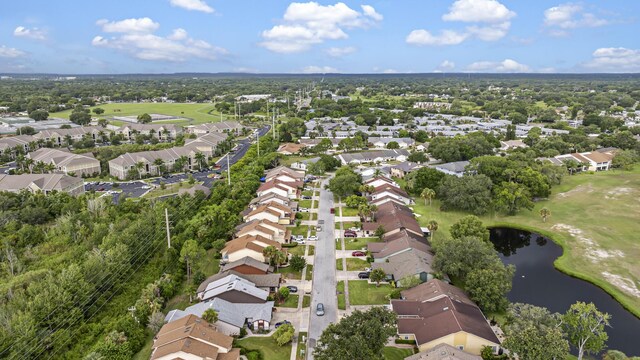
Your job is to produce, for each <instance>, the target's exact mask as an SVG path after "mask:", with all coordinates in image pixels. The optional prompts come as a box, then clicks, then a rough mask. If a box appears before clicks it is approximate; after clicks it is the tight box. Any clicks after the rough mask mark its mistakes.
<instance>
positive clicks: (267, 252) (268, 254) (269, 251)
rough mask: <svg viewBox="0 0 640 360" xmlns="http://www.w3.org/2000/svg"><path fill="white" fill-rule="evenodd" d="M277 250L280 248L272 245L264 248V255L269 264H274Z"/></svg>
mask: <svg viewBox="0 0 640 360" xmlns="http://www.w3.org/2000/svg"><path fill="white" fill-rule="evenodd" d="M277 252H278V248H276V247H275V246H271V245H270V246H267V247H266V248H264V249H262V256H264V258H265V260H267V262H268V263H269V264H271V265H273V260H274V258H275V256H276V253H277Z"/></svg>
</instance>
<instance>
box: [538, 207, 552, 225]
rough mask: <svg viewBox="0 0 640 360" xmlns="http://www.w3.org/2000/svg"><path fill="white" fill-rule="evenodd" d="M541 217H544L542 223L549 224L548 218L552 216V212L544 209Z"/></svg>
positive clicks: (541, 211) (541, 210)
mask: <svg viewBox="0 0 640 360" xmlns="http://www.w3.org/2000/svg"><path fill="white" fill-rule="evenodd" d="M540 216H542V222H547V218H548V217H549V216H551V210H549V209H547V208H546V207H543V208H542V209H540Z"/></svg>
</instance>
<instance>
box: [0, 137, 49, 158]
mask: <svg viewBox="0 0 640 360" xmlns="http://www.w3.org/2000/svg"><path fill="white" fill-rule="evenodd" d="M38 146H39V145H38V139H36V138H35V137H34V136H31V135H16V136H7V137H2V138H0V151H2V152H3V153H4V154H7V153H11V154H12V155H13V154H14V152H15V150H16V149H18V148H19V149H20V151H22V152H24V153H26V152H29V151H33V150H36V149H37V148H38ZM32 148H33V149H32Z"/></svg>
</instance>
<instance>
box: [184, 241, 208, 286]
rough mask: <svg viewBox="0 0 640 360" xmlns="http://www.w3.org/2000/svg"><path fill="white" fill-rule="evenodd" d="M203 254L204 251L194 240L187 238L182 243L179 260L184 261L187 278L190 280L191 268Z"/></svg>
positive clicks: (204, 253)
mask: <svg viewBox="0 0 640 360" xmlns="http://www.w3.org/2000/svg"><path fill="white" fill-rule="evenodd" d="M205 255H206V252H205V251H204V249H203V248H202V247H200V245H198V242H197V241H195V240H187V241H185V242H184V244H182V249H180V262H183V263H185V265H186V266H187V279H188V280H191V270H192V268H193V265H194V264H195V263H196V262H197V261H198V260H200V259H201V258H203V257H204V256H205Z"/></svg>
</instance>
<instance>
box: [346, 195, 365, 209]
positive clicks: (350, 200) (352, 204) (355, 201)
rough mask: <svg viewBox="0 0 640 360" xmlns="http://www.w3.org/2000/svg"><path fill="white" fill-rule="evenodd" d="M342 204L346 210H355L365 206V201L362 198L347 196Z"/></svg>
mask: <svg viewBox="0 0 640 360" xmlns="http://www.w3.org/2000/svg"><path fill="white" fill-rule="evenodd" d="M344 203H345V205H347V207H348V208H352V209H357V208H358V206H360V205H363V204H367V199H366V198H365V197H364V196H358V195H349V196H347V198H346V199H344Z"/></svg>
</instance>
